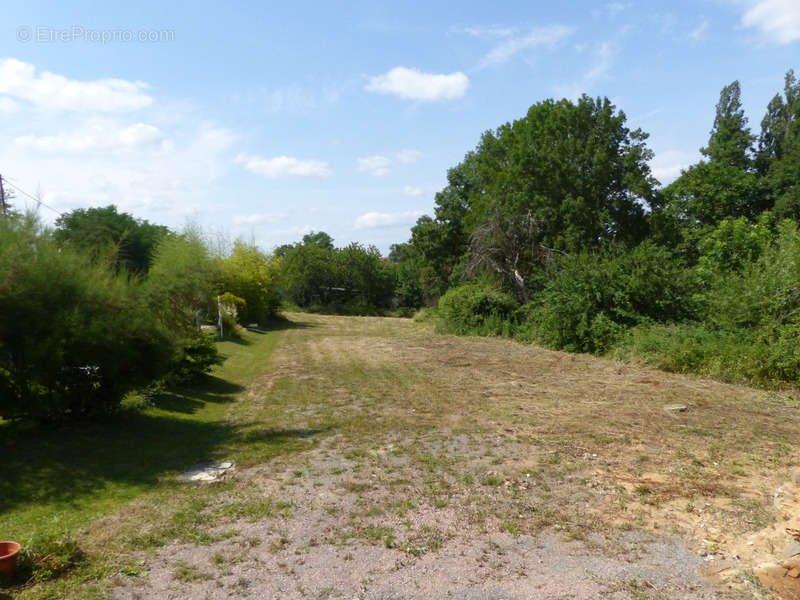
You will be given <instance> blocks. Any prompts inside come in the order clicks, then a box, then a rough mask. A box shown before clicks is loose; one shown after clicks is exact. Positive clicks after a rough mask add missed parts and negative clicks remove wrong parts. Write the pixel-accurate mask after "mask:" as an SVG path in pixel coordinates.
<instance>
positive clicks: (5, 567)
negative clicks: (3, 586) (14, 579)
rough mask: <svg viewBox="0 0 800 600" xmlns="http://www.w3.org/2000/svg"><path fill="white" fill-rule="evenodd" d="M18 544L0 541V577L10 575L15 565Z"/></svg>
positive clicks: (18, 548)
mask: <svg viewBox="0 0 800 600" xmlns="http://www.w3.org/2000/svg"><path fill="white" fill-rule="evenodd" d="M19 550H20V545H19V544H18V543H17V542H0V577H2V576H7V577H10V576H11V575H13V574H14V567H16V566H17V555H18V554H19Z"/></svg>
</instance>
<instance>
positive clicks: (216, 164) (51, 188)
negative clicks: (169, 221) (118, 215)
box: [0, 126, 235, 222]
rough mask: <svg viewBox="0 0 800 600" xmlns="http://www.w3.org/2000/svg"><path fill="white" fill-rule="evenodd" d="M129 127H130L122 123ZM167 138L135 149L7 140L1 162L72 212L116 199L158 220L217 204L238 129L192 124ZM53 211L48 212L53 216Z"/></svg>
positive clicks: (1, 150) (47, 200) (27, 186)
mask: <svg viewBox="0 0 800 600" xmlns="http://www.w3.org/2000/svg"><path fill="white" fill-rule="evenodd" d="M123 129H124V128H123ZM187 129H189V131H187V132H186V133H185V134H184V135H181V136H178V137H177V138H176V139H175V140H174V142H171V143H170V144H168V145H166V146H165V145H159V144H156V145H153V146H147V145H145V146H142V147H139V148H137V151H135V152H134V151H131V152H70V151H59V150H58V148H51V147H49V146H47V145H45V146H44V147H40V146H39V145H37V144H35V143H34V144H31V145H27V146H26V145H19V144H7V145H5V146H0V163H1V164H3V165H5V166H6V169H7V172H8V173H11V174H13V176H14V177H15V179H16V180H17V181H18V182H19V185H20V186H21V187H22V188H23V189H26V190H27V191H32V190H36V189H37V187H38V186H41V190H42V200H43V201H44V202H45V203H46V204H48V205H50V206H53V207H55V208H56V209H58V210H59V211H62V212H64V211H68V210H72V209H73V208H77V207H86V206H105V205H107V204H110V203H114V204H116V205H117V207H118V208H120V210H123V211H126V212H132V213H133V214H135V215H136V216H137V217H143V218H147V219H151V220H156V221H157V222H164V221H163V219H164V217H165V216H171V217H175V218H177V217H182V216H186V215H190V214H195V213H197V212H198V211H201V210H207V209H209V208H210V207H213V206H215V199H214V198H213V197H212V196H210V195H209V188H210V187H211V186H213V185H214V184H215V183H216V182H217V181H218V180H219V179H220V178H221V177H222V176H223V175H224V174H225V173H226V171H227V168H228V165H229V163H230V161H229V155H228V153H229V151H230V148H231V146H232V144H233V142H234V140H235V136H234V135H233V134H232V133H231V132H230V131H228V130H226V129H223V128H217V127H212V126H201V127H187ZM46 216H47V215H46Z"/></svg>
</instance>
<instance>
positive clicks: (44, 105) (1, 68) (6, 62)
mask: <svg viewBox="0 0 800 600" xmlns="http://www.w3.org/2000/svg"><path fill="white" fill-rule="evenodd" d="M146 88H147V85H146V84H145V83H143V82H141V81H127V80H124V79H98V80H95V81H77V80H75V79H68V78H66V77H64V76H63V75H56V74H54V73H49V72H47V71H43V72H41V73H37V72H36V67H35V66H34V65H32V64H30V63H26V62H22V61H20V60H16V59H14V58H5V59H0V93H2V94H6V95H8V96H12V97H14V98H17V99H19V100H25V101H27V102H30V103H31V104H33V105H34V106H36V107H37V108H40V109H44V110H76V111H96V112H122V111H133V110H138V109H141V108H145V107H147V106H150V105H151V104H152V102H153V99H152V98H151V97H150V96H148V95H147V94H146V93H145V92H144V90H145V89H146Z"/></svg>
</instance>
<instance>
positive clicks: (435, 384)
mask: <svg viewBox="0 0 800 600" xmlns="http://www.w3.org/2000/svg"><path fill="white" fill-rule="evenodd" d="M289 316H290V318H291V319H292V320H295V321H297V322H299V323H303V324H304V325H305V326H304V327H297V328H292V329H287V330H286V331H284V332H283V338H282V341H281V345H280V347H279V348H278V349H277V350H276V351H275V352H274V354H273V355H272V357H271V359H270V363H269V366H268V368H267V369H266V371H265V373H264V375H263V376H262V377H261V378H259V379H257V380H256V381H255V382H254V384H253V385H251V386H250V387H249V389H248V391H247V392H245V393H244V394H243V395H242V397H241V398H240V399H239V401H237V402H235V403H233V404H231V405H230V409H229V411H228V417H227V418H228V420H229V421H230V423H231V425H233V426H235V428H236V429H237V431H240V432H241V437H240V441H239V442H238V446H237V448H236V449H235V450H236V454H235V455H236V457H237V463H238V467H239V468H240V470H239V472H238V475H237V476H236V477H235V478H234V479H232V480H230V481H226V482H225V483H223V484H222V485H220V486H219V488H218V489H217V490H215V489H214V486H211V487H209V488H203V489H202V490H198V494H197V498H196V503H195V504H193V505H192V506H190V507H188V508H187V509H186V510H185V511H184V512H185V513H186V519H185V520H182V517H181V514H183V513H180V514H178V513H176V514H174V515H171V517H169V518H170V519H171V521H165V518H167V517H166V516H165V515H161V516H158V515H159V508H158V507H152V506H146V505H144V504H135V503H134V504H132V505H129V506H127V507H126V509H125V510H124V511H121V512H120V513H119V514H116V515H112V516H111V517H110V518H108V519H105V520H104V521H103V522H98V523H96V524H95V525H93V526H91V527H89V529H88V531H87V534H86V538H85V539H86V541H87V543H89V544H90V545H91V544H97V545H98V546H103V547H109V546H110V545H112V544H113V543H112V540H120V539H121V540H126V539H130V537H129V536H130V534H131V533H133V532H134V529H137V532H138V534H139V535H143V536H145V537H146V536H147V535H149V533H150V532H158V531H159V530H163V529H164V527H165V526H166V525H168V526H169V527H171V528H172V529H174V530H175V531H177V532H178V533H180V535H176V536H173V537H175V538H176V539H177V540H178V542H179V544H178V545H176V544H175V543H172V544H171V545H168V546H166V547H163V548H160V549H158V548H155V549H151V552H154V553H155V554H154V557H155V558H153V559H152V560H151V558H148V557H147V556H139V555H135V556H133V559H134V560H146V561H148V564H149V566H150V569H151V570H150V572H149V579H150V582H151V584H152V585H153V590H156V589H160V588H159V585H161V583H159V582H160V581H161V580H160V579H159V577H163V586H164V589H169V586H170V585H173V584H174V581H175V578H176V577H177V578H178V579H181V578H182V579H186V581H184V583H185V584H187V585H190V584H191V585H194V586H203V585H205V586H208V585H210V583H209V582H205V581H204V580H200V579H197V580H195V578H193V577H190V575H191V573H192V571H191V569H190V568H189V567H187V566H186V565H189V566H191V565H204V566H203V567H202V569H200V572H202V573H206V571H207V567H206V566H205V565H208V564H209V561H211V560H212V559H211V558H210V557H212V556H236V557H237V558H236V561H232V563H231V564H227V563H226V566H225V569H217V570H218V571H219V574H217V575H214V577H216V579H215V580H214V582H213V585H214V586H217V587H219V589H220V590H222V591H220V593H223V592H224V593H226V594H229V595H237V594H242V595H244V593H245V592H244V591H243V589H244V588H242V585H240V584H241V581H243V579H242V578H243V577H244V578H245V579H244V581H245V582H246V581H247V578H248V577H252V578H256V579H257V577H258V575H257V574H258V573H267V574H268V576H269V578H271V579H270V581H273V580H274V582H277V583H274V585H284V586H287V585H290V584H291V585H294V586H296V589H295V588H292V589H295V591H294V592H292V593H293V594H294V595H295V596H296V597H324V596H325V594H329V595H332V594H334V592H336V593H338V591H339V590H338V588H337V589H336V590H334V589H330V590H328V589H327V588H318V589H317V588H314V587H313V586H314V585H322V584H323V583H324V575H323V574H324V573H327V572H328V571H326V569H331V568H335V569H338V570H337V571H336V572H337V573H342V572H346V573H348V574H349V575H350V576H352V578H353V581H346V577H345V579H343V580H342V581H340V584H341V588H342V589H343V590H344V589H346V590H352V589H363V590H367V589H368V588H369V589H373V588H372V586H375V585H377V584H378V582H376V581H375V580H374V579H375V578H374V577H373V575H374V573H378V572H380V573H383V576H382V577H383V578H384V580H385V581H393V580H392V579H391V577H398V578H401V576H403V577H405V576H409V577H410V576H412V575H414V573H417V571H415V570H414V569H417V568H418V566H417V565H418V564H425V565H428V566H426V567H425V568H426V569H428V568H430V569H431V571H430V572H429V573H428V576H432V573H433V572H434V569H438V570H437V571H436V572H438V573H444V572H448V573H452V574H457V575H448V576H449V577H451V578H456V579H461V580H462V581H459V583H461V584H465V585H476V586H477V585H483V584H484V583H485V582H500V581H502V582H504V584H505V583H509V582H511V583H513V584H514V585H519V586H523V584H525V585H528V583H526V582H529V581H534V582H535V578H532V579H530V580H529V579H528V575H527V574H526V572H525V569H526V568H527V567H526V566H525V565H526V564H527V563H526V562H525V560H524V559H523V558H521V557H524V556H528V555H529V551H528V550H525V552H524V553H522V554H519V555H517V554H514V555H513V556H510V555H505V554H504V552H506V550H502V549H498V548H500V546H497V544H496V542H495V541H494V540H496V539H499V540H500V541H502V542H503V544H505V546H503V547H504V548H506V549H507V551H508V552H511V549H513V548H515V547H519V548H527V546H525V545H524V544H526V543H528V542H527V541H525V540H527V539H528V538H525V536H530V535H531V534H539V533H543V532H544V533H546V534H547V535H550V536H552V535H555V536H557V538H558V539H560V540H561V541H570V540H578V541H579V542H580V544H581V547H582V548H588V549H590V550H591V551H592V552H595V553H596V555H597V556H603V557H615V556H616V557H619V556H622V557H624V558H625V559H626V560H631V561H636V560H638V559H639V557H640V549H639V547H638V546H637V544H636V543H631V542H630V539H629V538H627V537H626V535H625V532H626V531H630V530H636V531H642V530H644V531H653V532H658V533H665V534H678V535H680V536H682V537H683V538H684V539H685V540H687V542H688V543H689V544H690V545H691V546H692V548H693V549H695V550H697V551H698V552H701V553H703V554H707V555H713V556H715V557H716V558H717V559H720V560H721V559H726V558H727V559H730V561H731V565H732V566H733V567H734V569H732V570H729V571H727V573H734V572H736V570H737V569H741V568H746V567H748V566H754V565H757V564H760V563H761V562H765V561H774V560H775V559H776V557H777V555H778V554H779V553H780V551H781V549H782V548H783V546H784V545H785V543H786V542H787V541H789V538H788V537H787V534H786V532H785V528H786V527H788V526H792V525H791V523H793V521H792V519H796V518H797V515H798V514H800V510H798V508H800V502H799V501H798V500H799V499H798V490H797V488H796V487H793V486H791V485H787V482H788V481H789V480H790V476H791V472H792V470H793V469H794V468H796V466H797V465H798V463H799V462H800V455H798V450H797V448H796V447H794V446H793V444H796V442H797V432H798V431H800V427H799V426H800V411H798V407H797V406H796V405H793V404H792V403H791V402H787V401H785V399H784V398H783V397H781V396H780V395H776V394H766V393H764V392H760V391H757V390H752V389H748V388H744V387H736V386H731V385H725V384H721V383H716V382H713V381H707V380H699V379H691V378H687V377H682V376H677V375H670V374H666V373H661V372H658V371H654V370H652V369H644V368H640V367H636V366H632V365H627V364H622V363H617V362H612V361H607V360H598V359H595V358H592V357H589V356H581V355H570V354H565V353H560V352H553V351H548V350H544V349H541V348H536V347H532V346H525V345H521V344H518V343H515V342H512V341H508V340H502V339H494V338H459V337H452V336H440V335H434V334H433V333H432V331H431V329H430V328H429V326H428V325H427V324H425V323H415V322H412V321H409V320H402V319H388V318H368V317H335V316H322V315H310V314H297V315H289ZM672 404H682V405H686V406H687V408H688V410H687V411H685V412H678V413H674V412H668V411H666V410H664V407H665V406H666V405H672ZM274 432H295V436H296V437H297V438H298V440H300V441H301V442H303V443H306V442H308V443H307V444H306V445H305V446H304V448H306V449H305V450H303V449H302V448H301V449H300V450H297V451H293V452H285V453H272V454H270V455H269V456H268V457H265V456H264V455H263V454H262V453H263V450H264V448H265V446H264V443H263V438H264V437H265V436H267V437H269V436H273V435H275V433H274ZM306 436H307V439H306ZM779 488H780V489H781V490H782V491H781V492H777V490H779ZM776 493H777V494H778V495H777V496H776ZM142 522H144V524H145V526H144V527H142V525H141V523H142ZM137 523H138V525H137ZM165 523H166V525H165ZM793 526H795V527H797V528H800V525H793ZM192 536H195V537H196V536H200V538H197V539H193V537H192ZM498 536H499V537H498ZM523 538H524V539H523ZM504 540H505V541H504ZM514 540H518V541H519V543H518V544H517V542H514ZM515 544H517V546H515ZM459 545H463V547H464V548H466V550H465V551H466V552H467V556H468V557H469V560H470V561H474V563H470V564H471V566H468V565H467V564H466V562H465V561H466V560H467V559H466V558H464V556H465V555H464V552H465V551H461V554H458V553H457V552H456V550H455V548H457V547H458V546H459ZM501 545H502V544H501ZM91 549H92V548H90V550H91ZM120 552H124V550H120ZM440 552H441V554H439V553H440ZM436 555H439V556H441V557H442V558H441V560H439V562H438V563H432V562H425V561H430V560H431V558H430V557H431V556H436ZM157 559H161V560H163V561H164V562H165V564H166V565H167V566H166V567H165V568H164V569H163V573H162V574H159V572H158V567H157V566H156V565H157V564H158V560H157ZM175 561H183V562H175ZM306 561H307V562H308V564H309V565H313V567H314V570H311V569H309V568H308V566H307V565H306ZM315 561H317V562H315ZM420 561H422V562H421V563H420ZM540 562H541V561H540ZM434 564H438V565H439V566H438V567H434V566H433V565H434ZM715 564H716V563H715ZM248 565H249V566H248ZM361 567H363V568H364V569H366V570H365V571H363V572H360V571H359V568H361ZM368 567H369V568H368ZM451 567H452V570H451V571H447V569H448V568H451ZM331 572H333V571H331ZM176 573H177V575H176ZM357 573H358V575H357V576H356V574H357ZM717 575H718V573H717ZM265 576H266V575H265ZM356 577H359V578H361V579H357V578H356ZM441 578H442V581H444V579H445V577H444V575H442V576H441ZM399 580H400V579H398V581H399ZM315 582H316V583H315ZM514 582H516V583H514ZM662 584H663V582H662ZM662 584H659V583H658V582H656V583H655V584H654V583H653V582H650V581H645V580H641V581H640V580H635V581H634V580H630V581H627V582H626V581H608V582H607V583H604V584H603V585H605V586H606V587H605V588H603V589H605V590H606V591H608V592H609V593H612V592H615V591H616V592H619V593H623V594H628V595H629V596H630V597H648V598H650V597H652V598H660V597H676V596H675V594H673V593H672V592H675V591H676V589H678V588H675V587H673V588H670V587H669V585H680V583H673V584H663V585H662ZM135 585H136V584H135V582H134V583H133V584H131V586H133V587H135ZM265 585H266V584H265ZM270 585H272V584H270ZM386 585H388V584H386ZM509 585H511V584H509ZM553 585H555V584H553ZM693 585H694V584H693ZM127 586H128V583H126V582H124V581H123V582H122V584H121V587H120V588H119V589H120V590H122V591H123V593H122V595H120V594H117V595H118V596H119V597H125V596H124V590H126V589H129V588H128V587H127ZM226 586H227V587H226ZM237 586H238V587H237ZM348 586H349V587H348ZM354 586H355V587H354ZM664 586H667V587H664ZM239 588H242V589H239ZM215 589H216V588H212V587H203V588H202V589H201V588H200V587H198V588H197V589H194V588H192V590H193V591H192V593H193V594H195V595H196V596H197V597H202V596H203V595H204V594H206V593H209V594H211V596H213V597H216V596H214V593H216V592H214V590H215ZM281 589H283V588H281ZM286 589H289V588H286ZM431 589H432V590H433V588H431ZM514 589H517V590H518V592H519V593H520V594H522V595H524V594H525V593H527V591H528V588H525V587H519V588H514ZM554 589H555V588H554ZM681 589H683V588H681ZM209 590H210V591H209ZM434 591H436V593H437V594H438V593H439V591H440V590H439V588H436V590H434ZM212 592H213V593H212ZM684 592H685V590H684ZM187 593H188V592H187ZM341 593H345V592H344V591H342V592H341ZM347 593H350V592H349V591H348V592H347ZM662 593H663V594H666V595H662ZM725 593H727V592H725ZM731 593H732V592H731ZM315 594H316V596H315ZM440 595H441V594H440ZM211 596H209V597H211ZM434 596H435V594H434V593H433V591H432V592H431V595H430V597H434ZM152 597H160V596H158V594H157V593H156V592H155V591H153V594H152ZM289 597H293V596H292V594H289ZM420 597H427V596H425V595H424V594H422V595H421V596H420ZM436 597H438V596H436ZM698 597H700V596H698ZM703 597H706V596H703ZM715 597H716V596H715ZM719 597H723V596H719ZM731 597H733V596H731ZM737 597H738V596H737ZM742 597H744V596H742Z"/></svg>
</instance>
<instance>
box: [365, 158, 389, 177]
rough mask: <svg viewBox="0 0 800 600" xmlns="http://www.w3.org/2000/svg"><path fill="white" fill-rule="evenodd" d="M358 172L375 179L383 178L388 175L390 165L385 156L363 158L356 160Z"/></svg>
mask: <svg viewBox="0 0 800 600" xmlns="http://www.w3.org/2000/svg"><path fill="white" fill-rule="evenodd" d="M357 163H358V170H359V171H362V172H366V173H369V174H370V175H374V176H375V177H383V176H384V175H388V174H389V167H390V166H391V164H392V161H390V160H389V159H388V158H386V157H385V156H380V155H375V156H365V157H363V158H359V159H357Z"/></svg>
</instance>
